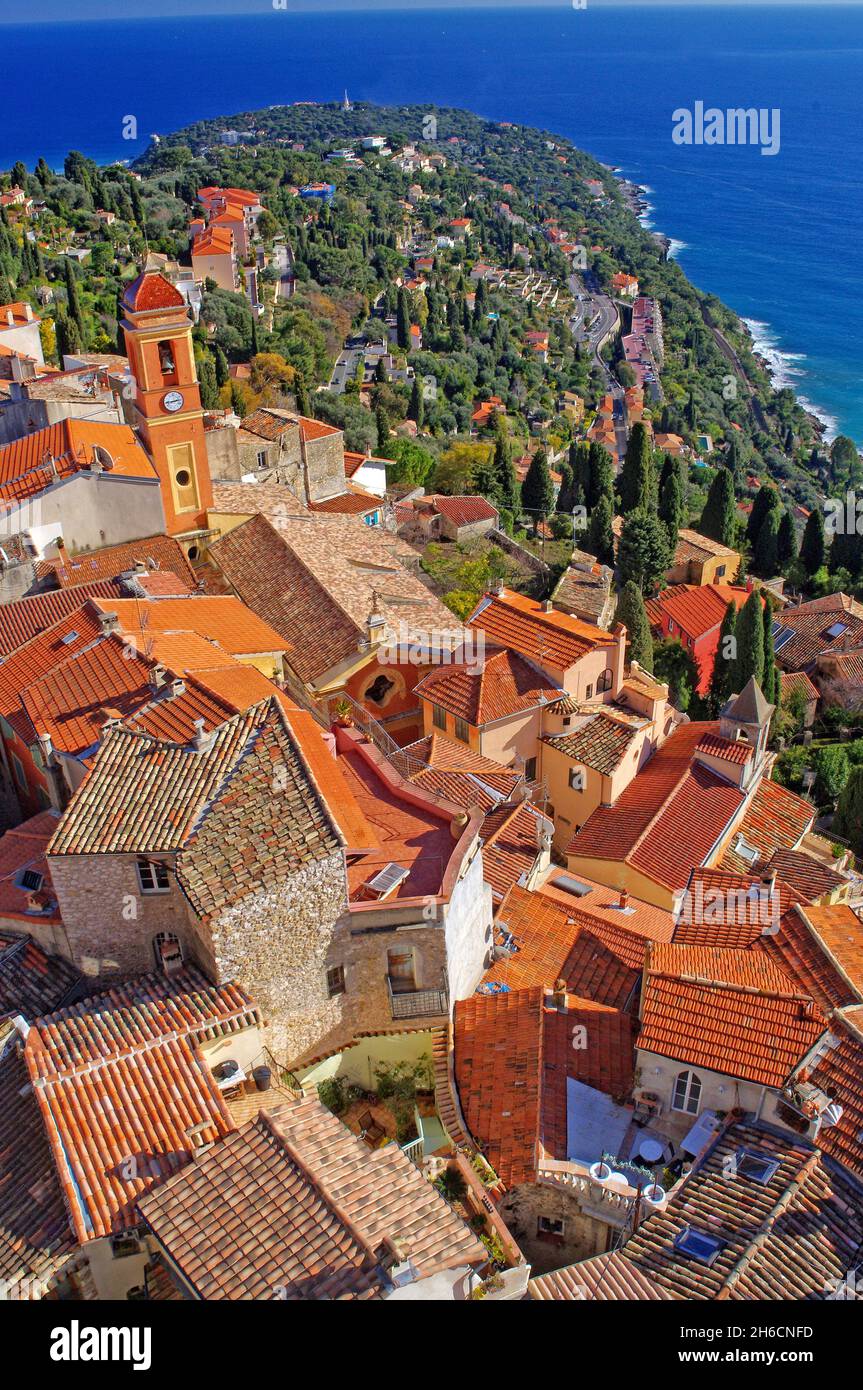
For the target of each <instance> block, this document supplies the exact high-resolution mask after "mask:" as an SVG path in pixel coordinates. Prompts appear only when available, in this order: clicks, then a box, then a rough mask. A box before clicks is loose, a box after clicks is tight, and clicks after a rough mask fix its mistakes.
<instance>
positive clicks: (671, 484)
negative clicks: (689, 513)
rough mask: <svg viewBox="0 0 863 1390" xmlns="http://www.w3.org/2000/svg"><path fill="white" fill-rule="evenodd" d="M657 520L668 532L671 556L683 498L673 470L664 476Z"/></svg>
mask: <svg viewBox="0 0 863 1390" xmlns="http://www.w3.org/2000/svg"><path fill="white" fill-rule="evenodd" d="M659 519H660V521H661V522H663V524H664V526H665V529H666V531H667V532H668V543H669V545H670V546H671V549H672V554H673V553H674V551H675V550H676V549H677V537H678V532H679V531H680V526H681V523H682V521H683V497H682V495H681V491H680V476H679V474H678V472H677V470H676V469H675V470H674V472H673V473H669V474H668V475H667V476H666V479H665V482H664V483H663V485H662V488H661V490H660V494H659Z"/></svg>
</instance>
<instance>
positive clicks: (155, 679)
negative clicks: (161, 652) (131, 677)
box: [150, 661, 168, 690]
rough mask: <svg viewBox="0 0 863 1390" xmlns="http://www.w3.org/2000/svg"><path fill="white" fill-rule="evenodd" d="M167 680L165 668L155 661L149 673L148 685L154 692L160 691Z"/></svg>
mask: <svg viewBox="0 0 863 1390" xmlns="http://www.w3.org/2000/svg"><path fill="white" fill-rule="evenodd" d="M167 679H168V670H167V667H165V666H163V665H162V663H161V661H157V662H156V665H155V666H154V667H153V669H152V671H151V672H150V685H151V686H152V687H153V689H154V690H162V689H163V688H164V686H165V684H166V682H167Z"/></svg>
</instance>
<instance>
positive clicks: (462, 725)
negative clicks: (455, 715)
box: [454, 719, 470, 743]
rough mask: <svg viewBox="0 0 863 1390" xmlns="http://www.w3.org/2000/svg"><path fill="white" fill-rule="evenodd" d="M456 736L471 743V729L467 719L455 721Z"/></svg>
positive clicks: (462, 741) (464, 741)
mask: <svg viewBox="0 0 863 1390" xmlns="http://www.w3.org/2000/svg"><path fill="white" fill-rule="evenodd" d="M454 732H455V736H456V738H457V739H458V740H459V741H460V742H461V743H470V729H469V727H468V723H467V720H466V719H457V720H456V721H455V730H454Z"/></svg>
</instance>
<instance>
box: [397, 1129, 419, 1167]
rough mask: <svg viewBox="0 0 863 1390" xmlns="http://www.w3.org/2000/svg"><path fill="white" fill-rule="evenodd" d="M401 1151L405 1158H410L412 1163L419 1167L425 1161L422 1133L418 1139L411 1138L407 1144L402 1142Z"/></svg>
mask: <svg viewBox="0 0 863 1390" xmlns="http://www.w3.org/2000/svg"><path fill="white" fill-rule="evenodd" d="M401 1151H402V1153H403V1154H404V1156H405V1158H409V1159H410V1161H411V1163H414V1164H416V1166H417V1167H418V1168H419V1167H420V1165H421V1164H422V1161H423V1140H422V1135H420V1137H419V1138H418V1139H409V1140H408V1142H407V1143H406V1144H402V1146H401Z"/></svg>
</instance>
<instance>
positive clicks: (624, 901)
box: [617, 888, 629, 912]
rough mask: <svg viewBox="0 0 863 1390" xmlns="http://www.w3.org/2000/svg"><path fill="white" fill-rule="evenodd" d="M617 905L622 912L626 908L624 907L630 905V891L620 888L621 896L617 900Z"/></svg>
mask: <svg viewBox="0 0 863 1390" xmlns="http://www.w3.org/2000/svg"><path fill="white" fill-rule="evenodd" d="M617 906H618V907H619V908H620V910H621V912H622V911H623V910H624V908H626V907H628V906H629V893H628V892H627V890H626V889H625V888H621V890H620V897H619V898H618V900H617Z"/></svg>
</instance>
